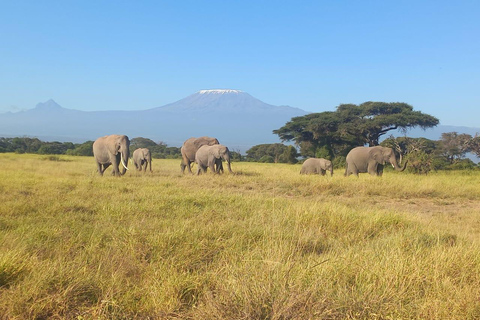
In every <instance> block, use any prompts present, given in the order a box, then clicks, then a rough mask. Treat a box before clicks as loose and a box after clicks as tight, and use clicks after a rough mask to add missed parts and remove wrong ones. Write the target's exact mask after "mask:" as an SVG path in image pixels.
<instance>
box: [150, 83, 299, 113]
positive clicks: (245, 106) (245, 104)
mask: <svg viewBox="0 0 480 320" xmlns="http://www.w3.org/2000/svg"><path fill="white" fill-rule="evenodd" d="M153 110H161V111H168V112H175V113H180V112H200V113H204V112H228V113H235V114H242V113H251V114H262V113H264V112H272V113H275V114H281V113H284V114H285V115H291V114H295V115H296V114H305V113H306V112H305V111H303V110H301V109H297V108H292V107H286V106H274V105H271V104H267V103H265V102H263V101H260V100H258V99H256V98H254V97H252V96H251V95H249V94H248V93H246V92H243V91H240V90H231V89H213V90H200V91H198V92H196V93H194V94H192V95H190V96H188V97H186V98H184V99H182V100H179V101H177V102H174V103H171V104H167V105H165V106H163V107H159V108H156V109H153Z"/></svg>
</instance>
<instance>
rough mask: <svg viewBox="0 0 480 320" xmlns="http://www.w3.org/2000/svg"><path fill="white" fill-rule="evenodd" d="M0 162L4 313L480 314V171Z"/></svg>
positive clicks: (0, 158) (0, 304) (0, 308)
mask: <svg viewBox="0 0 480 320" xmlns="http://www.w3.org/2000/svg"><path fill="white" fill-rule="evenodd" d="M0 163H1V164H2V166H1V167H2V169H0V202H1V206H0V314H1V316H2V317H1V318H3V319H50V318H53V319H55V318H58V319H148V318H150V319H175V318H178V319H476V318H479V317H480V302H479V300H478V297H479V296H480V250H479V249H478V245H479V240H480V237H479V235H480V227H479V226H480V224H479V221H480V220H479V213H480V211H479V207H480V206H479V205H480V185H479V182H478V181H480V173H479V172H471V173H469V174H463V173H462V174H460V173H434V174H430V175H428V176H415V175H410V174H407V173H397V172H390V171H386V172H385V173H384V176H383V177H381V178H375V177H370V176H368V175H361V176H360V177H359V178H358V179H357V178H356V177H353V176H351V177H349V178H345V177H343V172H339V171H338V172H335V175H334V176H333V177H332V178H330V177H321V176H303V175H299V171H300V166H299V165H283V164H256V163H234V164H233V169H234V170H235V171H236V173H237V174H236V175H229V174H224V175H222V176H215V175H211V174H207V175H201V176H191V175H181V174H180V166H179V160H157V159H154V162H153V169H154V172H153V173H151V174H150V173H147V174H144V173H139V172H136V171H134V170H133V169H132V170H130V171H129V172H128V173H127V174H126V175H125V176H123V177H120V178H118V177H111V176H109V175H108V174H109V170H107V173H106V175H105V176H103V177H100V176H98V175H97V174H96V172H95V170H96V166H95V163H94V161H93V158H88V157H85V158H84V157H67V156H60V157H55V158H51V157H47V156H36V155H14V154H2V155H0ZM132 167H133V166H132Z"/></svg>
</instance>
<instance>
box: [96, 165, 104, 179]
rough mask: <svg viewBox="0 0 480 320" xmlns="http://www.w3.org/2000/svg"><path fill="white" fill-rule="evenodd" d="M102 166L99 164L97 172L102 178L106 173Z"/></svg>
mask: <svg viewBox="0 0 480 320" xmlns="http://www.w3.org/2000/svg"><path fill="white" fill-rule="evenodd" d="M102 166H103V165H102V164H101V163H98V162H97V171H98V174H99V175H101V176H103V171H104V170H102Z"/></svg>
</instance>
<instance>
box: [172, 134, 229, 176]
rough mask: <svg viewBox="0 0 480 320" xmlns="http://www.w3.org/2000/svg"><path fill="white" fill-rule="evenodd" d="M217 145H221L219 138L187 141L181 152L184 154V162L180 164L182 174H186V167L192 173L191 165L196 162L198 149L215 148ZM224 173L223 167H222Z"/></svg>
mask: <svg viewBox="0 0 480 320" xmlns="http://www.w3.org/2000/svg"><path fill="white" fill-rule="evenodd" d="M216 144H220V142H218V140H217V138H212V137H207V136H204V137H200V138H190V139H187V140H185V142H184V143H183V145H182V147H181V149H180V151H181V153H182V162H181V163H180V168H181V170H182V173H184V172H185V167H187V168H188V172H190V173H192V168H191V167H190V164H191V163H193V162H195V154H196V153H197V151H198V149H200V147H202V146H205V145H206V146H213V145H216ZM221 170H222V171H223V167H221Z"/></svg>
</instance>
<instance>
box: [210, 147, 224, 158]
mask: <svg viewBox="0 0 480 320" xmlns="http://www.w3.org/2000/svg"><path fill="white" fill-rule="evenodd" d="M211 151H212V155H213V156H214V157H215V158H217V159H218V158H220V157H221V151H222V150H221V148H218V147H216V146H215V147H212V148H211Z"/></svg>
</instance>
